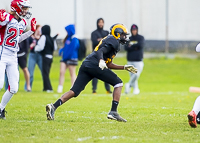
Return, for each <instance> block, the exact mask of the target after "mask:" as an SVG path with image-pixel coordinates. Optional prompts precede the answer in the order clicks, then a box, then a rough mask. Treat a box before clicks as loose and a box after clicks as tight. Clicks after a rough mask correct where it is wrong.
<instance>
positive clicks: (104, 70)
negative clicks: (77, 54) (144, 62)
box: [46, 24, 137, 122]
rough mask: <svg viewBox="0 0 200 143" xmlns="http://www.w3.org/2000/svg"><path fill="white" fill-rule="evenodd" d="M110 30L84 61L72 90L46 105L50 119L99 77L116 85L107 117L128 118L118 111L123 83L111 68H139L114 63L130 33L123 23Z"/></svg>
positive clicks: (134, 70) (131, 69)
mask: <svg viewBox="0 0 200 143" xmlns="http://www.w3.org/2000/svg"><path fill="white" fill-rule="evenodd" d="M110 31H111V32H110V35H108V36H107V37H104V38H103V39H102V40H101V41H100V42H99V44H98V45H97V46H96V48H95V50H94V51H93V52H92V53H91V54H90V55H88V56H87V57H86V59H85V60H84V61H83V63H82V65H81V67H80V69H79V73H78V76H77V79H76V81H75V82H74V85H73V87H72V88H71V89H70V91H68V92H66V93H64V94H63V95H62V97H61V98H60V99H58V100H57V101H56V102H55V103H54V104H47V105H46V112H47V119H48V120H54V112H55V110H56V109H57V108H58V107H59V106H60V105H62V104H63V103H65V102H66V101H68V100H69V99H71V98H72V97H77V96H78V95H79V94H80V92H81V91H82V90H84V88H85V86H86V85H87V83H88V82H89V81H90V80H92V79H93V78H98V79H100V80H102V81H104V82H107V83H109V84H110V85H112V86H113V87H114V91H113V101H112V107H111V111H110V112H109V113H108V115H107V118H108V119H112V120H117V121H122V122H126V120H125V119H123V118H122V117H121V116H120V115H119V114H118V113H117V106H118V104H119V100H120V96H121V90H122V86H123V83H122V80H121V79H120V78H119V77H118V76H117V75H116V74H115V73H114V72H112V71H111V70H110V69H119V70H124V69H125V70H127V71H130V72H132V73H137V69H136V68H135V67H134V66H133V65H125V66H119V65H116V64H113V63H112V59H113V58H114V57H115V55H116V54H117V53H118V52H119V50H120V49H119V44H120V43H121V44H126V43H127V41H128V39H127V38H126V35H127V34H128V33H127V29H126V27H125V26H124V25H123V24H114V25H113V26H112V27H111V28H110Z"/></svg>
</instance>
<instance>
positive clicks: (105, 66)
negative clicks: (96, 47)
mask: <svg viewBox="0 0 200 143" xmlns="http://www.w3.org/2000/svg"><path fill="white" fill-rule="evenodd" d="M99 67H100V68H101V69H102V70H103V69H104V68H108V67H107V65H106V63H105V61H104V60H102V59H100V60H99Z"/></svg>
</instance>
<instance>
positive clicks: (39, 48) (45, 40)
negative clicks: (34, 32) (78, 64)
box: [34, 25, 57, 59]
mask: <svg viewBox="0 0 200 143" xmlns="http://www.w3.org/2000/svg"><path fill="white" fill-rule="evenodd" d="M41 31H42V36H41V37H40V39H39V41H38V43H37V45H36V46H35V49H34V50H35V52H40V53H41V54H42V56H45V57H47V58H50V59H52V58H53V51H54V50H56V49H57V45H56V39H53V38H52V37H51V36H50V33H51V28H50V26H49V25H44V26H43V27H42V29H41Z"/></svg>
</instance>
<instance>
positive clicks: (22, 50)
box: [17, 39, 31, 92]
mask: <svg viewBox="0 0 200 143" xmlns="http://www.w3.org/2000/svg"><path fill="white" fill-rule="evenodd" d="M28 50H29V39H25V40H24V41H22V42H21V43H19V51H18V52H17V57H18V65H19V67H20V68H21V69H22V70H23V72H24V77H25V80H26V87H25V89H26V91H27V92H30V91H31V86H30V74H29V71H28V68H27V54H28Z"/></svg>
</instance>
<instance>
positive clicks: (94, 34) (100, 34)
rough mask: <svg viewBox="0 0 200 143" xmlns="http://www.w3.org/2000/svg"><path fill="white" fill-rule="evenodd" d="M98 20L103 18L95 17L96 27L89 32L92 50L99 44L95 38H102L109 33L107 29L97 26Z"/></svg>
mask: <svg viewBox="0 0 200 143" xmlns="http://www.w3.org/2000/svg"><path fill="white" fill-rule="evenodd" d="M100 20H103V18H99V19H97V29H96V30H95V31H93V32H92V34H91V40H92V48H93V50H94V49H95V47H96V46H97V45H98V44H99V41H97V39H99V38H104V37H106V36H108V34H109V32H108V31H106V30H103V28H100V27H99V26H98V23H99V21H100ZM103 21H104V20H103Z"/></svg>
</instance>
